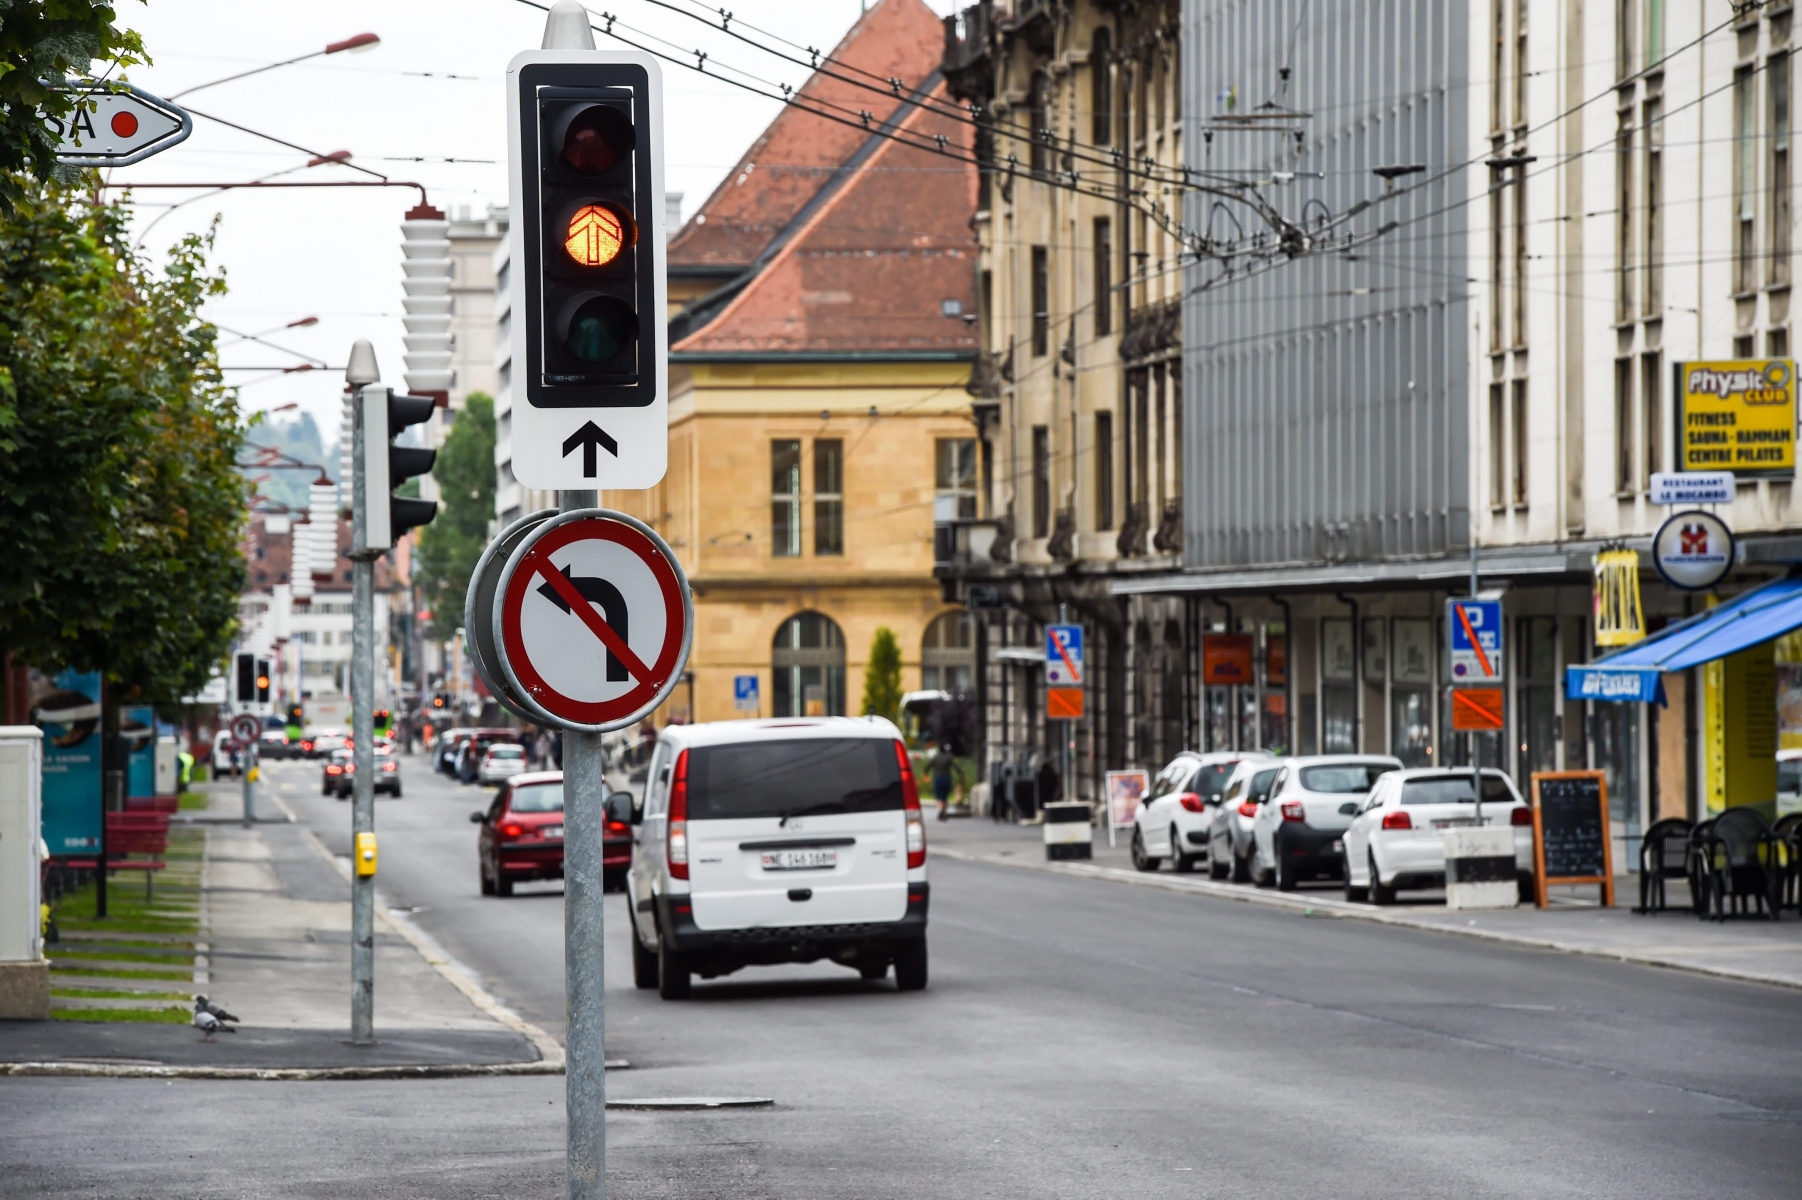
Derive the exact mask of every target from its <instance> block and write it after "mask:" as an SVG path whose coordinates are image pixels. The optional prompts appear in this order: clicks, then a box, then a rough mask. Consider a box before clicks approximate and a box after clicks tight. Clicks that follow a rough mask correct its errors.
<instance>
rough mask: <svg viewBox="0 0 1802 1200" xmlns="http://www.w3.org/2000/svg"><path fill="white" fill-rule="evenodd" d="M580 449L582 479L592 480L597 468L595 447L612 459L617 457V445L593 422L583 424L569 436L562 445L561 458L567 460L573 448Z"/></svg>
mask: <svg viewBox="0 0 1802 1200" xmlns="http://www.w3.org/2000/svg"><path fill="white" fill-rule="evenodd" d="M577 446H580V447H581V448H582V478H584V479H593V478H594V477H595V474H596V473H597V471H598V470H599V468H598V467H597V466H596V465H595V452H594V450H595V447H596V446H601V447H603V448H605V449H606V451H607V453H609V454H611V455H612V456H613V457H615V458H618V457H619V443H618V442H616V441H614V440H613V439H612V438H610V437H608V436H607V431H606V430H604V429H602V428H601V427H600V426H599V425H596V424H595V423H594V422H593V421H587V422H584V423H583V425H582V428H580V429H578V430H576V431H575V432H574V433H572V434H570V435H569V438H568V440H567V441H565V442H564V443H563V457H564V458H568V457H569V456H570V454H571V453H573V452H574V451H575V448H576V447H577Z"/></svg>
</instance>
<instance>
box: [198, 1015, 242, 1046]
mask: <svg viewBox="0 0 1802 1200" xmlns="http://www.w3.org/2000/svg"><path fill="white" fill-rule="evenodd" d="M194 1028H196V1029H198V1030H200V1032H202V1033H204V1034H206V1036H205V1037H204V1038H201V1039H200V1040H201V1041H203V1042H210V1041H212V1040H213V1035H214V1034H215V1033H218V1032H219V1031H220V1030H221V1029H223V1030H225V1032H227V1033H236V1032H238V1031H237V1030H236V1029H233V1028H232V1027H231V1026H230V1025H227V1024H226V1023H225V1022H223V1021H221V1020H220V1019H219V1018H218V1017H215V1016H214V1015H213V1014H212V1013H210V1012H208V1011H207V1010H206V1009H204V1008H202V1009H196V1010H195V1012H194Z"/></svg>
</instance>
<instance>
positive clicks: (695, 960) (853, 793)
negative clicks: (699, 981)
mask: <svg viewBox="0 0 1802 1200" xmlns="http://www.w3.org/2000/svg"><path fill="white" fill-rule="evenodd" d="M620 799H621V800H622V801H623V800H624V797H623V796H622V797H621V798H620ZM620 815H625V814H620ZM630 816H631V819H632V820H633V822H634V823H637V824H639V825H640V835H639V837H638V839H637V843H638V844H637V846H636V847H635V849H634V851H633V856H632V867H631V870H630V872H629V873H628V882H627V892H626V894H627V896H628V897H629V899H630V912H631V919H632V932H633V941H632V949H633V953H632V975H633V982H634V983H636V984H637V985H638V986H639V987H641V988H652V987H654V988H657V989H658V991H659V993H660V994H661V995H662V996H663V998H664V999H666V1000H675V999H680V998H682V997H684V996H686V995H688V989H689V981H690V978H691V977H692V976H694V975H699V976H701V978H703V979H712V978H716V977H718V976H721V975H727V974H730V973H732V972H733V971H737V970H739V969H740V968H741V967H747V966H754V965H761V964H770V963H790V962H815V961H817V960H819V959H822V958H829V959H831V960H832V961H833V962H836V963H840V964H842V965H844V966H847V967H850V968H852V969H853V970H855V971H857V972H858V973H859V974H860V975H862V976H863V977H864V978H865V979H867V980H878V979H881V978H883V977H884V976H886V975H887V974H888V969H889V966H890V964H893V966H894V968H895V984H896V986H897V987H898V988H900V989H901V990H902V991H914V990H917V989H920V988H923V987H925V986H926V901H927V885H926V826H925V824H924V823H923V822H922V820H921V819H920V793H919V788H918V785H917V784H916V782H915V780H914V775H913V769H912V766H911V764H910V762H909V759H908V756H907V749H906V747H905V746H903V745H902V742H901V734H900V731H899V730H897V729H896V728H895V726H894V725H892V724H890V723H889V722H888V721H885V720H882V719H880V718H868V719H852V718H849V717H825V718H813V719H788V720H764V721H721V722H717V723H712V724H703V725H671V726H668V727H666V728H665V729H663V730H662V731H660V732H659V734H658V740H657V749H656V752H655V753H654V754H653V755H652V757H651V763H650V771H649V775H648V777H647V778H646V780H645V796H644V802H643V807H642V809H641V810H639V811H636V812H633V813H631V814H630Z"/></svg>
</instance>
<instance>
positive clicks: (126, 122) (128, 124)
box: [113, 112, 138, 137]
mask: <svg viewBox="0 0 1802 1200" xmlns="http://www.w3.org/2000/svg"><path fill="white" fill-rule="evenodd" d="M137 131H138V119H137V118H136V117H134V116H132V115H131V114H130V113H128V112H116V113H114V114H113V132H114V133H116V134H118V135H119V136H120V137H130V136H131V135H132V134H134V133H136V132H137Z"/></svg>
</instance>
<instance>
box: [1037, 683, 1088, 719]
mask: <svg viewBox="0 0 1802 1200" xmlns="http://www.w3.org/2000/svg"><path fill="white" fill-rule="evenodd" d="M1045 717H1046V719H1047V720H1051V721H1080V720H1082V689H1081V688H1046V689H1045Z"/></svg>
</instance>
